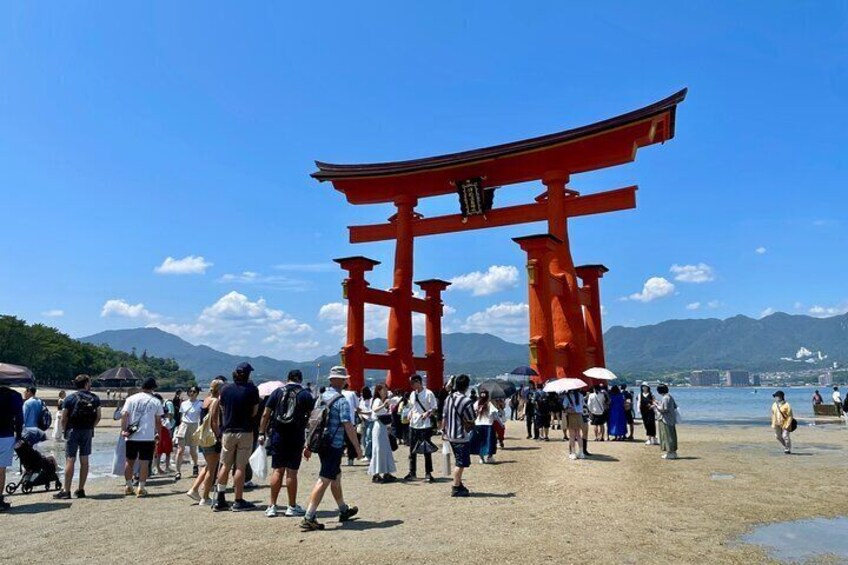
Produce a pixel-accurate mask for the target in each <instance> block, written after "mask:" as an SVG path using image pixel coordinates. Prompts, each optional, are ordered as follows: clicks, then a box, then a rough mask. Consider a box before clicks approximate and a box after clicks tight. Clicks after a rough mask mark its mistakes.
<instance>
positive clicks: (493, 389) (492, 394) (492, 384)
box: [478, 379, 516, 399]
mask: <svg viewBox="0 0 848 565" xmlns="http://www.w3.org/2000/svg"><path fill="white" fill-rule="evenodd" d="M478 388H479V389H480V390H485V391H486V392H488V393H489V398H492V399H495V398H509V397H510V396H512V395H513V394H515V390H516V389H515V385H514V384H512V383H511V382H509V381H505V380H503V379H489V380H487V381H483V382H482V383H480V386H479V387H478Z"/></svg>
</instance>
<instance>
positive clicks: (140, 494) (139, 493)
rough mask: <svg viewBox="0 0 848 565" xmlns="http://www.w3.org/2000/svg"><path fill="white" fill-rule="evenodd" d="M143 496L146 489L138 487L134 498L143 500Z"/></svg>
mask: <svg viewBox="0 0 848 565" xmlns="http://www.w3.org/2000/svg"><path fill="white" fill-rule="evenodd" d="M145 496H147V489H146V488H144V487H138V488H137V489H136V490H135V497H136V498H144V497H145Z"/></svg>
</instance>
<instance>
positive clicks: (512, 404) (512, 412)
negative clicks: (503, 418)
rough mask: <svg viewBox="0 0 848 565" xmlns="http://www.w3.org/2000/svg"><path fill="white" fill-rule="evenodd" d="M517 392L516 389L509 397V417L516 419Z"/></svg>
mask: <svg viewBox="0 0 848 565" xmlns="http://www.w3.org/2000/svg"><path fill="white" fill-rule="evenodd" d="M518 398H519V393H518V392H517V391H516V392H515V393H513V395H512V396H510V397H509V419H510V420H518V404H519V399H518Z"/></svg>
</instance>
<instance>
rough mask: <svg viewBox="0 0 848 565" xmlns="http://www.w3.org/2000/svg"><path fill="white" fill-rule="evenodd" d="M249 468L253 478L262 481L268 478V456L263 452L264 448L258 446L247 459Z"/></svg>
mask: <svg viewBox="0 0 848 565" xmlns="http://www.w3.org/2000/svg"><path fill="white" fill-rule="evenodd" d="M248 463H250V468H251V469H253V476H254V477H258V478H260V479H262V480H263V481H264V480H266V479H267V478H268V454H267V453H266V452H265V446H264V445H260V446H258V447H257V448H256V450H255V451H254V452H253V454H252V455H251V456H250V459H248Z"/></svg>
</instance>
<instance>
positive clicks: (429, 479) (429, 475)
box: [424, 473, 436, 484]
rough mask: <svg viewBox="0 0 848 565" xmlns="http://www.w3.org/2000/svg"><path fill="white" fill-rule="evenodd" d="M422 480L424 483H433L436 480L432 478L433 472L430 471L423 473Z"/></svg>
mask: <svg viewBox="0 0 848 565" xmlns="http://www.w3.org/2000/svg"><path fill="white" fill-rule="evenodd" d="M424 482H425V483H430V484H433V483H435V482H436V479H434V478H433V474H432V473H427V474H426V475H424Z"/></svg>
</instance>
